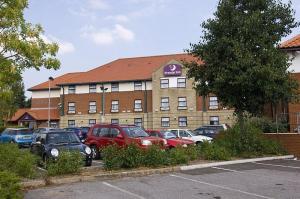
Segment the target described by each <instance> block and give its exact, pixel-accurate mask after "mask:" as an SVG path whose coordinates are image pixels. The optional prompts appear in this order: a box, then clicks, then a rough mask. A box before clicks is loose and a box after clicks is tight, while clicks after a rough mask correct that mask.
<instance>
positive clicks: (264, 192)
mask: <svg viewBox="0 0 300 199" xmlns="http://www.w3.org/2000/svg"><path fill="white" fill-rule="evenodd" d="M46 198H47V199H48V198H51V199H61V198H64V199H69V198H70V199H71V198H72V199H95V198H101V199H106V198H107V199H117V198H126V199H127V198H128V199H131V198H132V199H134V198H138V199H145V198H147V199H148V198H149V199H152V198H153V199H155V198H157V199H158V198H159V199H164V198H166V199H167V198H172V199H177V198H178V199H179V198H204V199H226V198H228V199H240V198H243V199H244V198H245V199H248V198H249V199H250V198H265V199H271V198H276V199H277V198H278V199H284V198H289V199H290V198H295V199H296V198H300V161H299V160H292V159H286V160H272V161H261V162H251V163H244V164H235V165H227V166H218V167H211V168H203V169H194V170H188V171H183V172H178V173H169V174H164V175H152V176H145V177H138V178H123V179H115V180H107V181H94V182H80V183H74V184H68V185H62V186H58V187H46V188H42V189H36V190H31V191H29V192H28V193H26V194H25V199H46Z"/></svg>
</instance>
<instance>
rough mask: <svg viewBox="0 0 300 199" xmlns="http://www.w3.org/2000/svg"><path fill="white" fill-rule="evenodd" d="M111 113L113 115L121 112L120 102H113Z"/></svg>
mask: <svg viewBox="0 0 300 199" xmlns="http://www.w3.org/2000/svg"><path fill="white" fill-rule="evenodd" d="M111 112H112V113H116V112H119V101H118V100H113V101H111Z"/></svg>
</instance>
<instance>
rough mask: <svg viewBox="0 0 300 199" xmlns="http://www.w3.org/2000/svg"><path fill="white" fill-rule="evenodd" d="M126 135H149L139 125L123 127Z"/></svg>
mask: <svg viewBox="0 0 300 199" xmlns="http://www.w3.org/2000/svg"><path fill="white" fill-rule="evenodd" d="M123 130H124V131H125V133H126V134H127V136H128V137H149V135H148V134H147V133H146V132H145V131H144V130H143V129H142V128H140V127H125V128H123Z"/></svg>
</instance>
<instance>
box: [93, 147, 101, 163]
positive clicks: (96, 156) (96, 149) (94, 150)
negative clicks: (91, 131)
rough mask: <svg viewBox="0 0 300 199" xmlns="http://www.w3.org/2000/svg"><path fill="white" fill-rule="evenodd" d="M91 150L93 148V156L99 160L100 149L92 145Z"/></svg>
mask: <svg viewBox="0 0 300 199" xmlns="http://www.w3.org/2000/svg"><path fill="white" fill-rule="evenodd" d="M91 150H92V158H93V159H94V160H99V159H100V152H99V149H98V148H97V147H96V146H95V145H93V146H91Z"/></svg>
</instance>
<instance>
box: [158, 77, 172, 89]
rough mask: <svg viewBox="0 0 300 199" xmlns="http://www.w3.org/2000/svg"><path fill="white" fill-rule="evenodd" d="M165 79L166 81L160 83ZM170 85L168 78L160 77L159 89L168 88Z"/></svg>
mask: <svg viewBox="0 0 300 199" xmlns="http://www.w3.org/2000/svg"><path fill="white" fill-rule="evenodd" d="M165 80H166V81H167V83H162V81H165ZM162 85H167V86H166V87H163V86H162ZM169 87H170V81H169V79H163V78H162V79H160V88H161V89H168V88H169Z"/></svg>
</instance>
